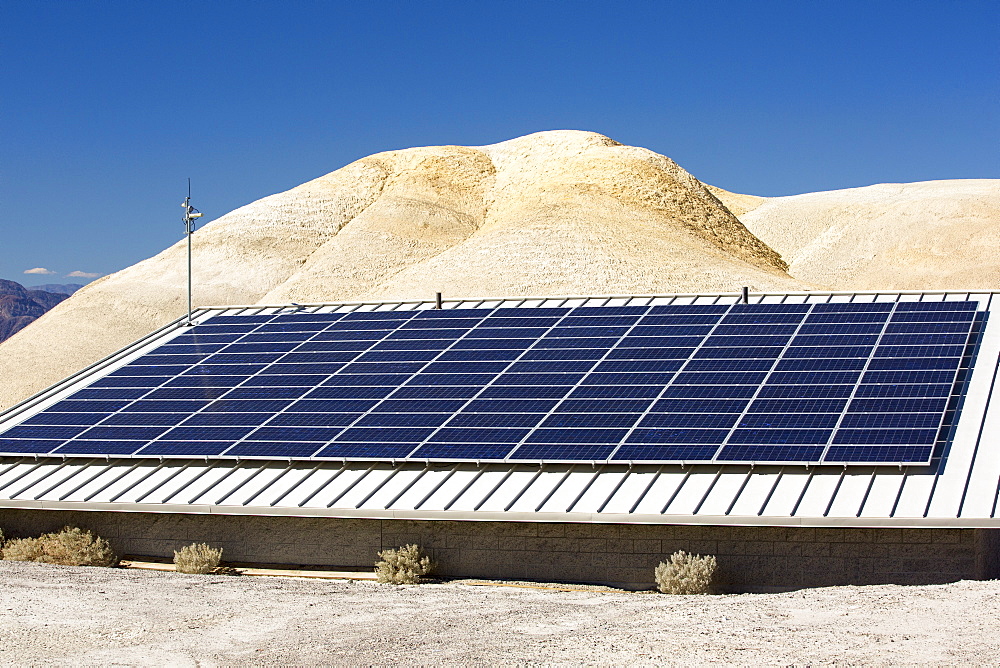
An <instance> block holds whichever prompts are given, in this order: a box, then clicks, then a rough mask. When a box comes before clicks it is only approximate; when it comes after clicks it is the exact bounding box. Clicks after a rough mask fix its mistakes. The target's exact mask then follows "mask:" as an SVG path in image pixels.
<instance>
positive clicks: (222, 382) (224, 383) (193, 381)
mask: <svg viewBox="0 0 1000 668" xmlns="http://www.w3.org/2000/svg"><path fill="white" fill-rule="evenodd" d="M253 380H254V379H252V378H250V376H177V377H176V378H173V379H171V380H169V381H167V382H165V383H163V387H236V386H237V385H240V384H242V383H245V382H250V381H253ZM95 385H96V383H95ZM92 387H93V386H92Z"/></svg>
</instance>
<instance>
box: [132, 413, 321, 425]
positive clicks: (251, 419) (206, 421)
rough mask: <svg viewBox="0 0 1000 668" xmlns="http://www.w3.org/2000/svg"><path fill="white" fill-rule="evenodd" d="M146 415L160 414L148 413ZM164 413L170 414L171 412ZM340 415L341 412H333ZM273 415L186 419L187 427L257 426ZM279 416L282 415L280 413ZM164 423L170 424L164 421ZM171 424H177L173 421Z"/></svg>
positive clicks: (204, 415)
mask: <svg viewBox="0 0 1000 668" xmlns="http://www.w3.org/2000/svg"><path fill="white" fill-rule="evenodd" d="M145 415H154V416H155V415H158V414H157V413H146V414H145ZM163 415H167V416H170V415H172V414H171V413H165V414H163ZM331 415H340V413H331ZM271 417H272V414H271V413H196V414H195V415H192V416H191V417H189V418H188V419H186V420H184V426H185V427H255V426H257V425H261V424H264V423H265V422H267V421H268V420H269V419H270V418H271ZM278 417H281V416H280V415H279V416H278ZM163 424H168V423H167V422H166V421H164V423H163ZM169 424H175V423H173V422H171V423H169Z"/></svg>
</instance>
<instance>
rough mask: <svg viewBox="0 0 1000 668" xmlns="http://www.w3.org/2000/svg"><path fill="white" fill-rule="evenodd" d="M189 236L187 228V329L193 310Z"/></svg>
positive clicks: (190, 323) (189, 231) (191, 323)
mask: <svg viewBox="0 0 1000 668" xmlns="http://www.w3.org/2000/svg"><path fill="white" fill-rule="evenodd" d="M191 236H192V235H191V230H190V228H189V229H188V233H187V238H188V244H187V245H188V276H187V278H188V319H187V324H188V326H189V327H190V326H191V325H193V324H194V323H193V322H192V321H191V311H192V310H194V309H192V308H191Z"/></svg>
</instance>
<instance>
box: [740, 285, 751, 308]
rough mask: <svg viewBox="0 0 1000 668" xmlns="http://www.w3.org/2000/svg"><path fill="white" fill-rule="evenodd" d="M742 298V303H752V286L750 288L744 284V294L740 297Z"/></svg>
mask: <svg viewBox="0 0 1000 668" xmlns="http://www.w3.org/2000/svg"><path fill="white" fill-rule="evenodd" d="M740 299H741V301H742V303H744V304H749V303H750V288H748V287H747V286H745V285H744V286H743V294H742V296H741V297H740Z"/></svg>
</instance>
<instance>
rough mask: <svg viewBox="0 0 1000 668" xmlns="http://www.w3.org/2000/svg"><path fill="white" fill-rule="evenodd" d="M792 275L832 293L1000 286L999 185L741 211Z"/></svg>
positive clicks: (775, 202)
mask: <svg viewBox="0 0 1000 668" xmlns="http://www.w3.org/2000/svg"><path fill="white" fill-rule="evenodd" d="M740 220H742V221H743V223H744V224H745V225H746V226H747V227H748V228H749V229H750V231H751V232H753V233H754V234H755V235H757V237H758V238H759V239H761V240H762V241H764V242H765V243H766V244H768V245H769V246H770V247H771V248H773V249H774V250H776V251H778V252H779V253H781V256H782V258H784V260H785V261H786V262H788V264H789V266H790V268H789V270H788V271H789V273H790V274H791V275H792V276H795V277H796V278H799V279H802V280H804V281H809V282H810V283H816V284H818V285H824V286H830V287H832V288H835V289H837V290H871V289H880V288H885V289H900V290H940V289H943V288H971V289H974V288H992V289H996V288H1000V180H995V179H967V180H954V181H925V182H922V183H884V184H879V185H874V186H868V187H865V188H851V189H848V190H833V191H830V192H820V193H808V194H805V195H795V196H792V197H774V198H770V199H767V200H763V201H761V202H760V203H759V204H758V205H757V206H756V207H753V208H750V210H749V211H747V212H745V213H741V214H740Z"/></svg>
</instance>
